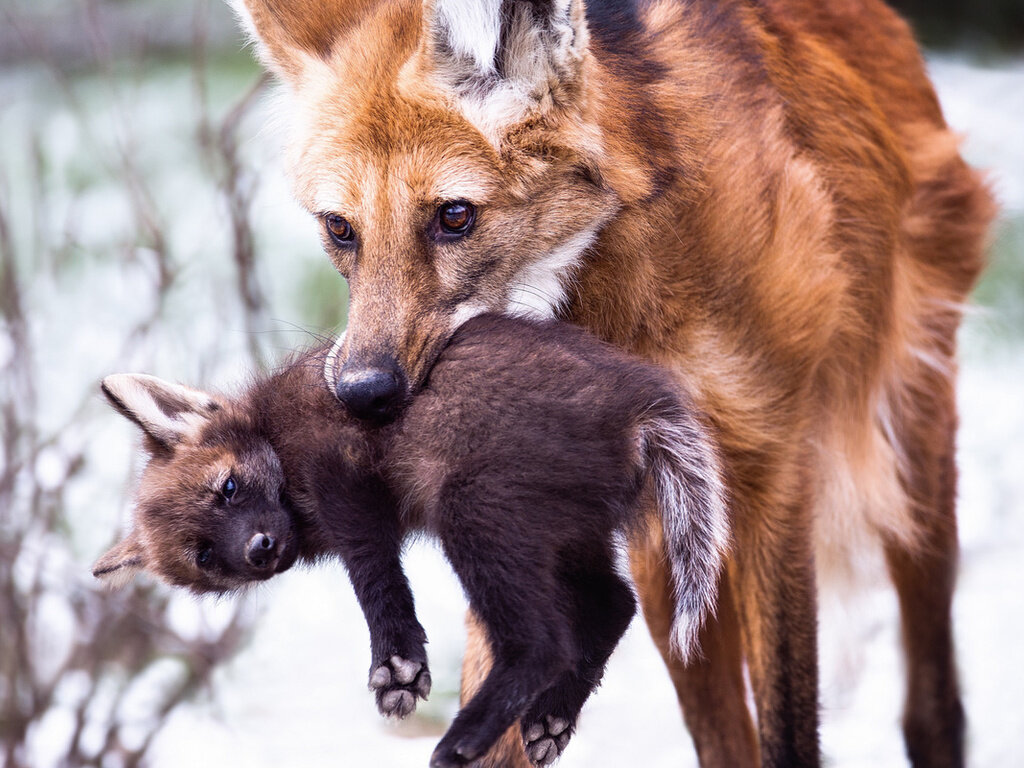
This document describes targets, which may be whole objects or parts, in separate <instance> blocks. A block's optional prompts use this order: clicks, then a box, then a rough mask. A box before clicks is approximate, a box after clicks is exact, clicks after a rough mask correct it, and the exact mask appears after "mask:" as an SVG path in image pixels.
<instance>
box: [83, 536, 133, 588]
mask: <svg viewBox="0 0 1024 768" xmlns="http://www.w3.org/2000/svg"><path fill="white" fill-rule="evenodd" d="M145 567H146V566H145V558H144V556H143V550H142V546H141V545H140V544H139V542H138V540H137V539H136V538H135V534H131V535H129V536H128V538H126V539H124V540H123V541H121V542H119V543H117V544H115V545H114V546H113V547H111V548H110V551H109V552H107V553H106V554H105V555H103V557H101V558H100V559H99V560H97V561H96V564H95V565H94V566H93V567H92V575H93V576H95V577H96V578H97V579H99V580H100V581H102V582H103V583H104V584H105V585H106V586H108V587H110V588H112V589H120V588H121V587H123V586H125V585H126V584H127V583H128V582H129V581H131V580H132V578H134V577H135V575H136V574H137V573H139V572H140V571H142V570H144V569H145Z"/></svg>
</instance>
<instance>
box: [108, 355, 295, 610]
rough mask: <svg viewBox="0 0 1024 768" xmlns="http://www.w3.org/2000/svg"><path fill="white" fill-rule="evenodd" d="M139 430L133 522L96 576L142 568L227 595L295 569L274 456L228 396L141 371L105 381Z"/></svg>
mask: <svg viewBox="0 0 1024 768" xmlns="http://www.w3.org/2000/svg"><path fill="white" fill-rule="evenodd" d="M103 392H104V394H105V395H106V396H107V398H108V399H109V400H110V402H111V404H112V405H113V406H114V408H116V409H117V410H118V411H119V412H120V413H121V414H123V415H124V416H126V417H127V418H128V419H130V420H131V421H133V422H135V423H136V424H137V425H138V426H139V427H141V429H142V432H143V434H144V436H145V448H146V451H147V452H148V453H149V460H148V462H147V464H146V467H145V469H144V470H143V473H142V480H141V484H140V488H139V492H138V497H137V499H136V505H135V513H134V524H133V528H132V530H131V532H130V533H129V534H128V535H127V537H125V539H124V540H122V541H121V542H119V543H118V544H116V545H115V546H114V547H113V548H112V549H111V550H110V551H109V552H107V553H106V554H105V555H103V557H101V558H100V559H99V560H98V561H97V562H96V564H95V566H94V567H93V574H94V575H95V576H96V577H97V578H99V579H102V580H104V581H107V582H110V583H112V584H123V583H125V582H127V581H128V580H129V579H130V578H131V577H132V576H133V575H134V574H135V573H137V572H138V571H141V570H145V571H149V572H150V573H152V574H154V575H155V576H157V577H158V578H160V579H162V580H163V581H165V582H167V583H169V584H173V585H176V586H183V587H188V588H189V589H191V590H192V591H194V592H197V593H202V592H229V591H232V590H236V589H239V588H241V587H243V586H245V585H246V584H249V583H251V582H254V581H261V580H264V579H268V578H270V577H271V576H273V575H274V574H275V573H280V572H281V571H284V570H286V569H287V568H289V567H291V565H292V564H293V563H294V562H295V559H296V557H297V554H298V542H297V539H296V532H295V526H294V521H293V518H292V516H291V514H290V513H289V512H288V510H287V508H286V507H285V505H284V504H283V494H282V491H283V485H284V476H283V474H282V471H281V464H280V462H279V461H278V458H277V454H276V453H275V452H274V450H273V449H272V448H271V447H270V444H269V443H268V442H267V441H266V440H265V439H264V438H262V437H260V435H259V434H258V432H257V431H256V430H255V429H254V428H253V426H252V425H251V422H249V420H248V419H247V418H246V417H245V415H244V414H241V413H237V412H235V411H236V409H235V408H234V407H233V406H232V404H231V403H230V402H228V401H225V400H222V399H219V398H215V397H213V396H211V395H208V394H206V393H204V392H200V391H198V390H195V389H191V388H189V387H185V386H182V385H180V384H171V383H169V382H166V381H162V380H160V379H158V378H155V377H153V376H145V375H142V374H116V375H113V376H108V377H107V378H106V379H104V380H103Z"/></svg>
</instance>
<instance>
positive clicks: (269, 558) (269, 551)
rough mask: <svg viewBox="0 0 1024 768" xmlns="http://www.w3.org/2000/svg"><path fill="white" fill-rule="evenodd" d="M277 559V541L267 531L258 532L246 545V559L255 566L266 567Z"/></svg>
mask: <svg viewBox="0 0 1024 768" xmlns="http://www.w3.org/2000/svg"><path fill="white" fill-rule="evenodd" d="M276 559H277V541H275V540H274V537H273V536H269V535H268V534H266V533H257V534H256V535H255V536H253V537H252V538H251V539H249V543H248V544H247V545H246V547H245V560H246V562H248V563H249V565H251V566H253V567H254V568H266V567H268V566H270V565H272V564H273V562H274V561H275V560H276Z"/></svg>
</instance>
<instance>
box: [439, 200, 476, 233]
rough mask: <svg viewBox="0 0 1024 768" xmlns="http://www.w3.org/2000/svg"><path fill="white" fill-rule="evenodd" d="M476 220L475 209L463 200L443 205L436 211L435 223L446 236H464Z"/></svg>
mask: <svg viewBox="0 0 1024 768" xmlns="http://www.w3.org/2000/svg"><path fill="white" fill-rule="evenodd" d="M475 219H476V208H474V207H473V204H472V203H467V202H466V201H465V200H456V201H454V202H451V203H443V204H442V205H441V206H440V207H439V208H438V209H437V223H438V224H439V225H440V229H441V231H442V232H444V233H445V234H446V235H464V234H466V233H467V232H469V229H470V227H472V226H473V221H474V220H475Z"/></svg>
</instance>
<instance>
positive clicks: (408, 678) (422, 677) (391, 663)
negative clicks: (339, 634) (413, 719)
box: [370, 655, 430, 719]
mask: <svg viewBox="0 0 1024 768" xmlns="http://www.w3.org/2000/svg"><path fill="white" fill-rule="evenodd" d="M370 690H371V691H373V692H374V693H375V694H376V696H377V709H379V710H380V713H381V714H382V715H384V717H397V718H399V719H401V718H403V717H408V716H409V715H411V714H412V713H413V711H414V710H415V709H416V699H417V698H420V699H424V700H425V699H426V698H427V696H428V695H429V694H430V670H429V669H427V665H426V664H425V663H423V662H420V661H410V660H409V659H403V658H402V657H401V656H398V655H395V656H392V657H391V658H390V659H388V660H387V661H384V662H382V663H381V664H379V665H378V666H376V667H375V668H374V669H373V671H372V672H371V673H370Z"/></svg>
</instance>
